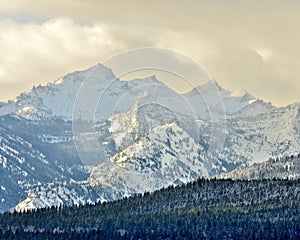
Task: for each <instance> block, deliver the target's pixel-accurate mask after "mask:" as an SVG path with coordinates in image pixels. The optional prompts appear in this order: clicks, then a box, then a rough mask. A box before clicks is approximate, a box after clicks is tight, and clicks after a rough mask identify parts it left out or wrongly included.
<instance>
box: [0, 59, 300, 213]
mask: <svg viewBox="0 0 300 240" xmlns="http://www.w3.org/2000/svg"><path fill="white" fill-rule="evenodd" d="M87 82H88V83H89V84H86V83H87ZM79 90H80V92H79V94H78V91H79ZM216 90H217V93H218V95H219V96H220V97H221V99H222V101H223V103H224V108H225V117H224V116H222V114H223V113H222V111H220V112H218V110H219V109H220V108H219V107H220V106H215V107H216V108H215V110H217V112H216V116H217V117H216V118H214V120H215V121H216V122H212V121H211V120H212V119H211V110H212V109H210V108H209V106H207V102H210V103H213V101H214V97H215V96H216V92H215V91H216ZM78 99H83V101H79V102H78ZM76 101H77V102H76ZM95 102H96V103H98V104H97V106H96V107H95V109H93V108H90V106H91V105H92V104H93V103H95ZM74 103H77V107H78V108H76V106H75V108H74ZM299 106H300V105H299V104H294V105H290V106H287V107H283V108H276V107H274V106H272V105H271V104H269V103H265V102H263V101H261V100H259V99H256V98H255V97H253V96H252V95H251V94H249V93H247V92H245V91H244V92H242V93H238V94H236V93H233V92H230V91H228V90H224V89H223V88H221V87H220V86H219V85H218V84H217V83H216V82H215V81H211V82H208V83H206V84H205V85H202V86H198V87H196V88H195V89H193V90H192V91H191V92H189V93H186V94H179V93H177V92H175V91H174V90H172V89H171V88H169V87H168V86H166V85H165V84H163V83H162V82H160V81H159V80H157V79H156V77H155V76H150V77H148V78H144V79H134V80H132V81H121V80H119V79H118V78H116V77H115V76H114V74H113V72H112V71H111V70H110V69H108V68H106V67H104V66H103V65H100V64H99V65H96V66H94V67H92V68H90V69H87V70H85V71H81V72H75V73H71V74H68V75H66V76H65V77H62V78H60V79H59V80H57V81H56V82H53V83H49V84H47V85H46V86H38V87H34V88H33V89H32V90H31V91H29V92H27V93H23V94H21V95H20V96H18V97H17V98H16V99H15V100H13V101H9V102H7V103H1V104H0V130H1V131H0V140H1V141H0V171H1V174H2V176H3V178H2V179H1V180H0V181H1V182H0V185H1V186H0V187H1V192H0V200H1V201H2V202H1V206H0V211H6V210H8V209H10V208H12V207H14V206H15V205H17V204H18V202H19V201H21V200H24V199H25V198H26V195H28V198H27V199H25V200H24V201H22V202H21V203H20V204H19V205H18V209H19V210H21V209H24V208H34V207H45V206H50V205H58V204H62V203H63V204H78V203H86V202H90V201H91V202H94V201H98V200H101V201H104V200H108V201H109V200H113V199H118V198H120V197H123V196H128V195H131V194H134V193H141V192H144V191H153V190H155V189H158V188H161V187H167V186H168V185H170V184H179V183H184V182H188V181H192V180H193V179H195V178H197V177H201V176H209V175H214V174H216V173H220V172H223V171H225V172H229V171H231V170H233V169H234V168H236V167H240V166H248V165H252V164H254V163H257V162H262V161H266V160H267V159H268V158H269V157H272V156H273V157H277V156H286V155H291V154H298V151H299V150H298V149H299V145H300V142H299V141H300V135H299V126H300V125H299V124H300V114H299V112H300V111H299ZM210 107H211V106H210ZM212 107H214V106H212ZM74 109H75V110H74ZM74 111H75V112H76V111H77V113H76V114H75V119H74V120H76V121H77V120H78V121H81V123H82V125H81V126H83V127H81V126H79V127H80V128H81V129H80V130H82V132H81V133H80V134H82V135H84V136H90V135H91V134H95V136H96V138H97V145H99V146H100V148H101V149H102V150H103V152H104V155H105V158H106V159H107V161H104V160H105V159H99V158H100V157H99V155H98V152H97V151H96V150H95V148H94V146H93V145H91V146H89V148H87V149H86V152H85V153H84V154H85V156H86V157H87V158H91V159H92V158H94V159H95V160H96V161H95V162H94V163H97V164H98V165H97V166H95V167H94V168H93V169H92V171H91V172H90V173H87V171H86V170H85V168H84V164H83V163H82V162H81V159H80V157H79V155H78V154H77V151H76V147H75V145H74V142H73V141H74V139H76V138H78V137H79V138H80V137H81V135H80V134H79V135H78V136H75V137H74V136H73V132H72V119H73V117H74ZM91 116H92V117H95V119H91ZM218 116H220V118H218ZM86 126H88V127H87V128H85V127H86ZM219 134H221V135H223V136H220V135H219ZM216 146H218V147H216ZM87 179H88V180H87ZM70 182H71V183H70Z"/></svg>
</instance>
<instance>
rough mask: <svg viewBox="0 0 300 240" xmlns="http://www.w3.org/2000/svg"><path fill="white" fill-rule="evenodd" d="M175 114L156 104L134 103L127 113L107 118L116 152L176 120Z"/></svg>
mask: <svg viewBox="0 0 300 240" xmlns="http://www.w3.org/2000/svg"><path fill="white" fill-rule="evenodd" d="M175 114H176V113H175V112H172V111H171V110H170V109H167V108H165V107H163V106H161V105H158V104H156V103H154V104H150V103H149V104H148V103H147V104H145V105H141V102H136V103H135V104H134V106H133V107H132V108H131V109H130V110H129V111H128V112H125V113H121V114H117V115H114V116H112V117H111V118H109V121H110V123H111V126H110V128H109V131H110V133H111V134H112V135H113V138H114V140H115V144H116V146H117V150H122V149H124V148H126V147H128V146H129V145H131V144H133V143H134V142H135V141H136V140H137V139H138V138H139V137H141V136H143V135H144V134H146V133H147V132H149V131H150V130H152V129H153V128H155V127H157V126H161V125H165V124H167V123H169V122H171V121H174V120H176V115H175Z"/></svg>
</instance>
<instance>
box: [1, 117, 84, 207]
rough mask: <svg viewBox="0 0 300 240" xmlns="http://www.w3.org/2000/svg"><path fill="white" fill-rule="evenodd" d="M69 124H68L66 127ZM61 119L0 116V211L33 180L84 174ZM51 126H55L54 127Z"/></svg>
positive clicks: (65, 178)
mask: <svg viewBox="0 0 300 240" xmlns="http://www.w3.org/2000/svg"><path fill="white" fill-rule="evenodd" d="M68 128H70V127H68ZM68 128H67V127H66V126H64V124H63V123H61V122H58V123H57V125H55V124H53V123H49V122H47V123H42V122H39V125H38V128H37V125H36V124H33V123H31V122H30V121H28V120H25V119H20V118H18V117H13V116H6V117H5V118H4V117H2V118H0V174H1V178H0V187H1V191H0V202H1V204H0V212H2V211H7V210H8V209H10V208H12V207H14V206H15V205H16V204H17V203H18V202H19V201H20V200H21V199H23V198H25V197H26V193H25V191H26V190H27V189H29V188H30V187H31V186H32V185H35V184H44V183H47V182H51V181H54V180H57V181H70V180H71V179H77V180H79V179H84V178H86V177H87V174H86V171H85V170H84V168H83V166H82V164H81V162H80V160H79V159H78V157H76V155H75V154H74V153H75V151H76V150H75V148H74V145H73V141H72V138H70V132H69V133H68V132H67V133H64V134H62V133H63V132H64V131H65V130H67V129H68ZM54 129H55V130H54Z"/></svg>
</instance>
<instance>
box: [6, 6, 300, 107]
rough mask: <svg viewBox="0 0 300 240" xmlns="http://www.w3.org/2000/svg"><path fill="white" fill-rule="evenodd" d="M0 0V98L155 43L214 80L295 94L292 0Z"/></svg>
mask: <svg viewBox="0 0 300 240" xmlns="http://www.w3.org/2000/svg"><path fill="white" fill-rule="evenodd" d="M103 2H104V1H96V0H87V1H82V0H43V1H39V0H22V1H18V0H0V101H6V100H8V99H11V98H14V97H15V96H16V95H18V94H19V93H20V92H23V91H26V90H29V89H31V87H32V86H33V85H38V84H43V83H47V82H49V81H53V80H55V79H57V78H59V77H61V76H62V75H64V74H66V73H68V72H72V71H75V70H81V69H85V68H87V67H90V66H93V65H95V64H96V63H98V62H103V61H105V60H106V59H108V58H110V57H111V56H113V55H115V54H118V53H121V52H123V51H126V50H129V49H132V48H139V47H149V46H151V47H161V48H168V49H171V50H174V51H177V52H180V53H182V54H184V55H186V56H189V57H190V58H192V59H194V60H195V61H196V62H197V63H199V64H200V65H201V66H203V67H204V68H205V69H206V71H207V72H208V73H209V74H210V75H211V76H212V77H213V78H214V79H215V80H216V81H217V82H219V83H220V85H221V86H223V87H224V88H227V89H231V90H233V91H238V90H239V89H246V90H247V91H249V92H250V93H252V94H253V95H255V96H256V97H259V98H261V99H263V100H265V101H271V102H272V103H273V104H275V105H277V106H281V105H286V104H289V103H293V102H299V101H300V94H299V93H300V46H299V45H300V26H299V25H300V3H299V1H289V0H286V1H276V0H269V1H261V0H255V1H232V0H229V1H222V0H211V1H193V0H185V1H183V0H182V1H177V0H172V1H171V0H164V1H157V0H154V1H147V0H139V1H135V0H130V1H129V0H122V1H105V3H103Z"/></svg>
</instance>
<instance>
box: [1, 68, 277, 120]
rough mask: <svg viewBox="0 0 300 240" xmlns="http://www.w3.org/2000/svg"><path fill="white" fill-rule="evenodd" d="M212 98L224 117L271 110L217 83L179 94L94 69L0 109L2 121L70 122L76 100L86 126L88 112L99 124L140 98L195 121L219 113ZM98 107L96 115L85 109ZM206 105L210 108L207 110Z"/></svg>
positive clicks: (147, 81)
mask: <svg viewBox="0 0 300 240" xmlns="http://www.w3.org/2000/svg"><path fill="white" fill-rule="evenodd" d="M79 90H81V91H79ZM78 93H80V94H78ZM216 96H219V97H220V99H222V101H223V102H224V107H225V113H226V115H227V117H232V116H236V115H241V114H242V115H257V114H260V113H264V112H268V111H270V110H272V109H273V108H274V107H273V106H272V105H271V104H266V103H264V102H262V101H260V100H258V99H256V98H254V97H253V96H251V95H250V94H249V93H247V92H241V93H238V94H236V93H233V92H230V91H228V90H224V89H223V88H221V87H220V86H219V85H218V84H217V83H216V82H215V81H211V82H208V83H206V84H205V85H202V86H198V87H196V88H195V89H193V90H192V91H191V92H189V93H186V94H179V93H176V92H175V91H173V90H172V89H171V88H169V87H168V86H166V85H165V84H163V83H162V82H160V81H159V80H157V79H156V78H155V76H151V77H149V78H144V79H135V80H132V81H128V82H127V81H120V80H119V79H117V78H116V77H115V76H114V74H113V72H112V70H111V69H108V68H106V67H105V66H103V65H101V64H97V65H96V66H94V67H91V68H89V69H87V70H84V71H78V72H74V73H70V74H67V75H66V76H64V77H62V78H60V79H58V80H57V81H55V82H52V83H48V84H47V85H44V86H41V85H40V86H37V87H33V88H32V90H31V91H28V92H25V93H22V94H20V95H19V96H18V97H16V99H15V100H12V101H9V102H8V103H1V104H0V115H6V114H12V113H15V114H17V115H19V116H21V117H24V118H28V119H33V120H38V119H44V118H53V117H58V118H63V119H65V120H71V119H72V114H73V110H74V103H75V102H76V97H77V100H78V99H79V100H80V101H82V102H80V103H77V104H78V105H77V106H79V108H80V113H78V116H76V117H80V118H83V119H86V118H88V120H90V118H91V113H90V112H88V111H92V114H94V113H95V114H96V120H100V119H102V120H103V119H105V118H107V117H109V116H111V115H114V114H120V113H124V112H126V111H128V109H130V108H131V107H132V106H133V105H134V104H135V103H136V101H138V100H140V101H141V98H142V99H143V101H144V103H147V102H155V103H157V104H160V105H162V106H164V107H167V108H169V109H170V110H171V111H177V112H179V113H181V114H185V115H195V117H196V118H199V119H210V118H211V115H210V114H211V111H212V110H213V111H216V112H218V111H219V110H218V109H219V108H220V106H213V102H214V101H215V99H216ZM98 101H99V102H98ZM97 102H98V105H97V106H96V107H95V109H89V108H87V107H86V106H92V105H93V104H95V103H97ZM208 103H210V105H211V106H208V105H207V104H208ZM254 103H255V104H254ZM81 104H82V106H81ZM244 109H245V110H244ZM85 111H86V112H85ZM220 114H221V113H220ZM92 116H93V117H94V115H92Z"/></svg>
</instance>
